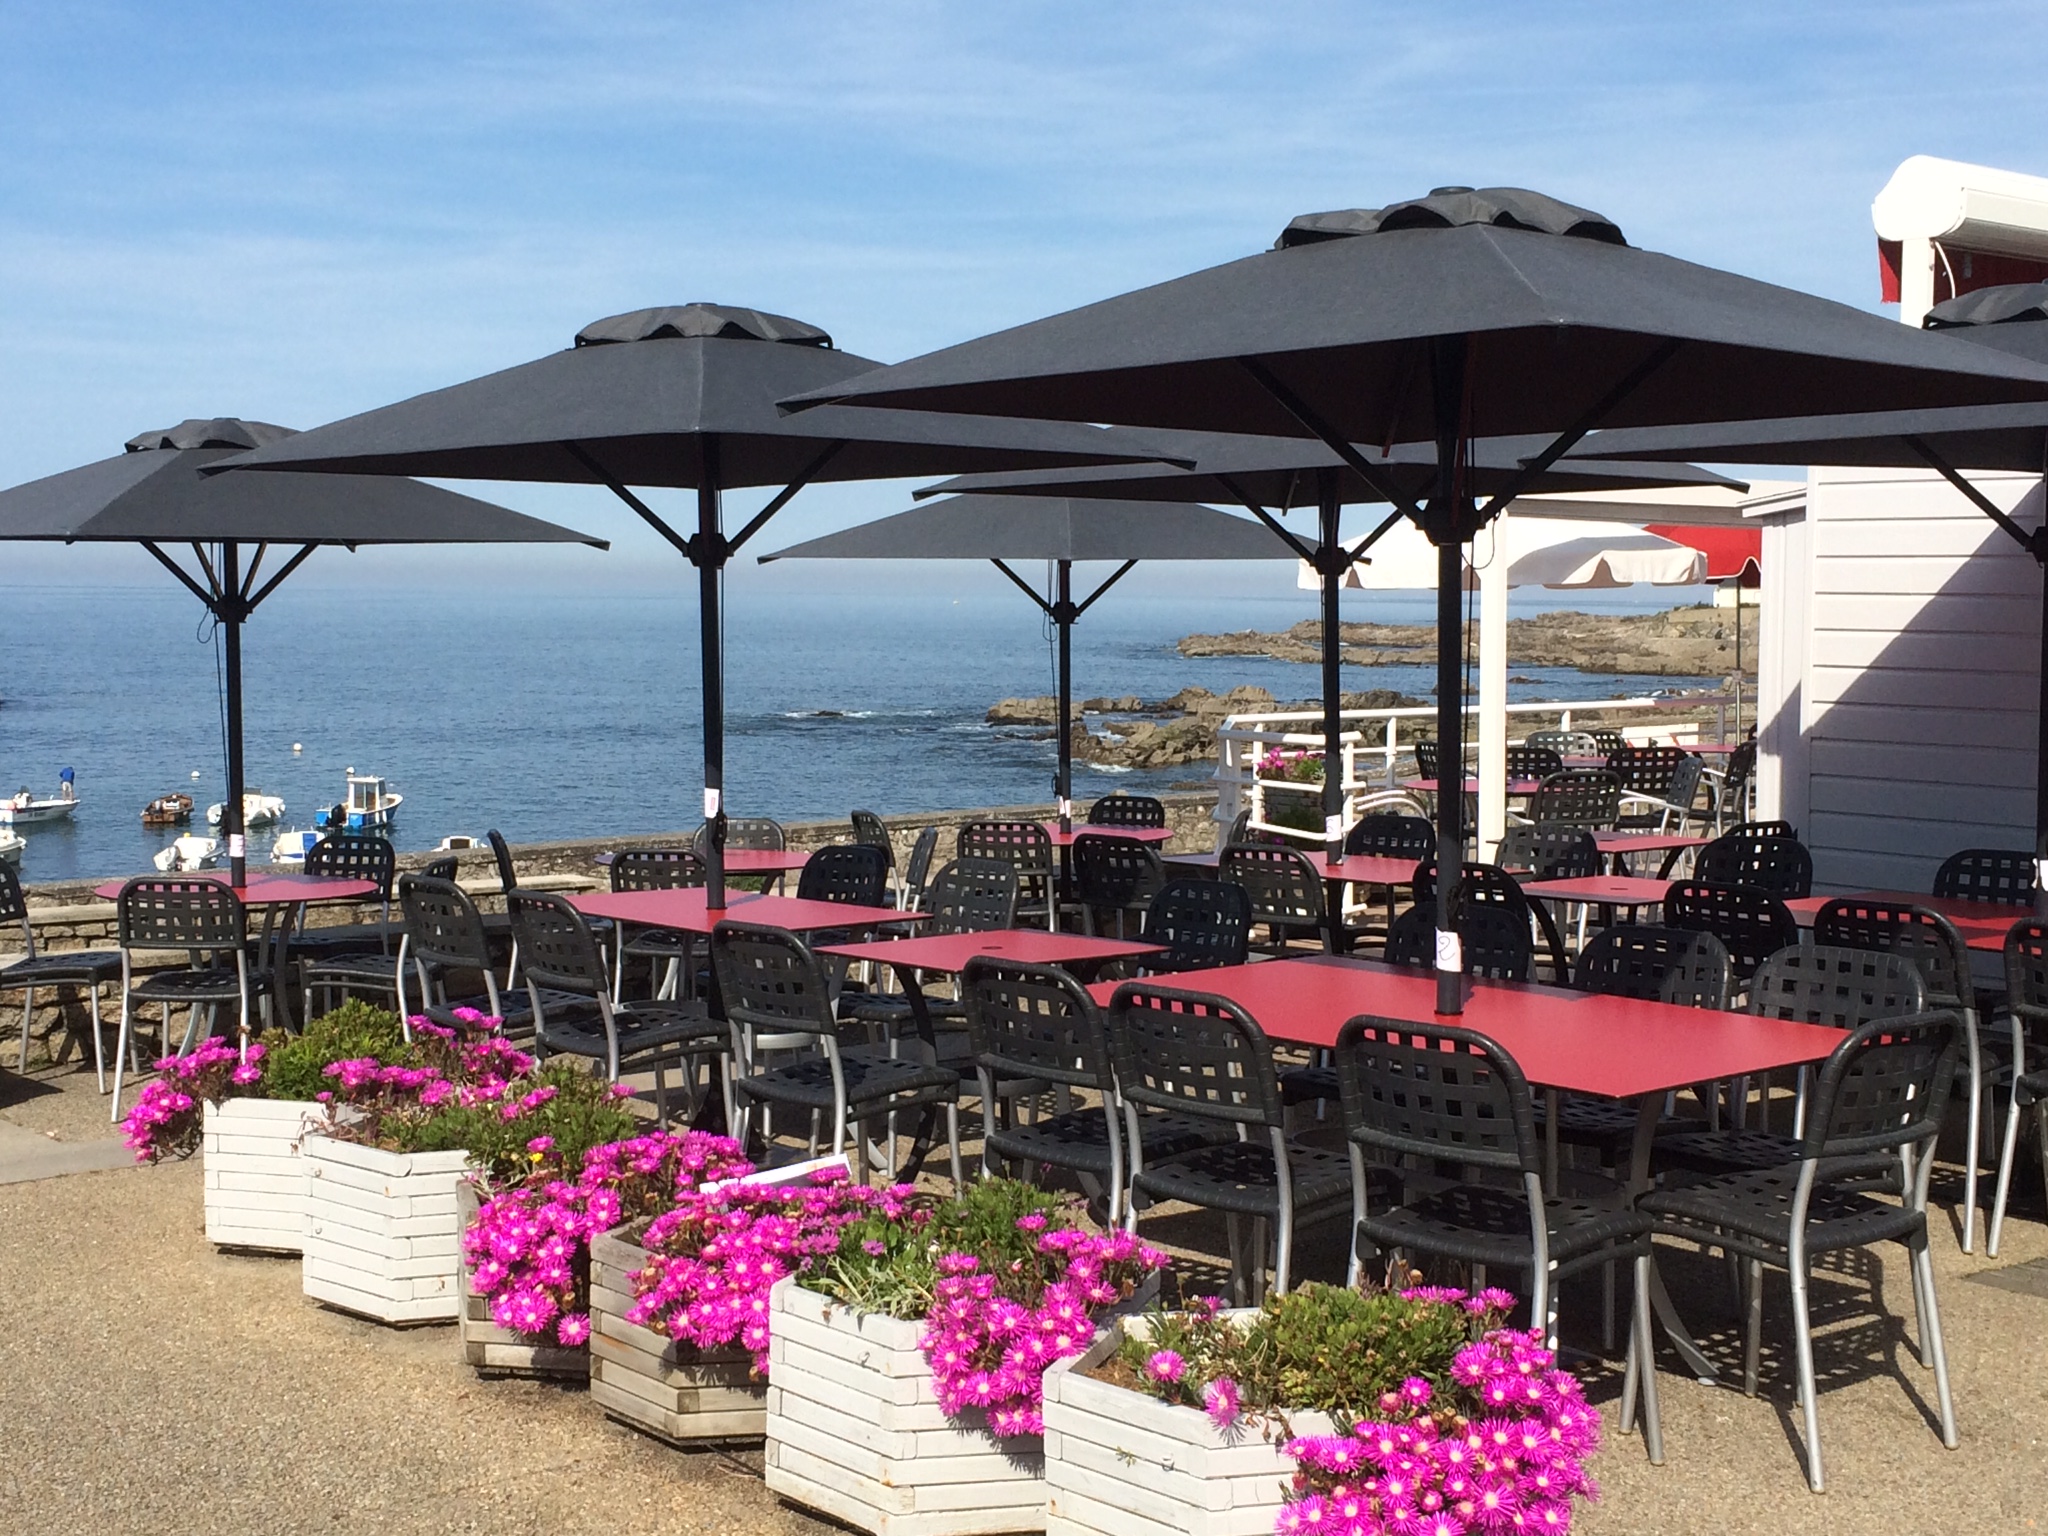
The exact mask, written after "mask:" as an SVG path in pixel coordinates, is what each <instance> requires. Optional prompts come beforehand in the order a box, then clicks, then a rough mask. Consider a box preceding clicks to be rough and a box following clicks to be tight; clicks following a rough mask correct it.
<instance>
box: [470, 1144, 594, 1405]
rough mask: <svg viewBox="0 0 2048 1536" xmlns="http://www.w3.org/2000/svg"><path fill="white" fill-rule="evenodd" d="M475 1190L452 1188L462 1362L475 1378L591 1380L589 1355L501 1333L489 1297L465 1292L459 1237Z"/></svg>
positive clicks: (472, 1205) (472, 1218)
mask: <svg viewBox="0 0 2048 1536" xmlns="http://www.w3.org/2000/svg"><path fill="white" fill-rule="evenodd" d="M477 1205H478V1201H477V1197H476V1185H475V1184H473V1183H471V1182H470V1181H469V1180H468V1179H463V1180H461V1181H460V1182H459V1183H458V1184H457V1185H456V1188H455V1231H456V1236H457V1247H456V1258H455V1284H456V1291H457V1294H458V1296H459V1298H460V1300H461V1308H460V1310H459V1311H458V1312H457V1313H456V1315H455V1328H456V1337H457V1338H458V1340H459V1341H460V1343H461V1347H462V1358H463V1359H464V1360H465V1361H466V1362H468V1364H470V1365H471V1366H473V1367H475V1369H476V1373H477V1374H478V1375H479V1376H532V1377H540V1378H544V1379H547V1380H551V1381H583V1380H585V1379H586V1378H587V1377H588V1376H589V1375H590V1351H589V1350H587V1349H583V1348H580V1347H579V1348H571V1347H570V1346H568V1345H566V1344H556V1343H537V1342H535V1341H534V1340H532V1339H529V1338H528V1337H527V1336H526V1335H525V1334H523V1333H514V1332H512V1331H511V1330H510V1329H509V1328H500V1327H499V1326H498V1325H497V1324H496V1323H494V1322H492V1321H491V1301H490V1298H489V1297H488V1296H477V1295H473V1294H472V1293H471V1292H470V1289H469V1265H468V1263H467V1262H466V1261H465V1260H464V1259H463V1258H462V1252H461V1246H460V1243H461V1234H463V1233H465V1232H467V1231H468V1230H469V1228H470V1225H471V1223H473V1222H474V1221H475V1220H476V1213H477Z"/></svg>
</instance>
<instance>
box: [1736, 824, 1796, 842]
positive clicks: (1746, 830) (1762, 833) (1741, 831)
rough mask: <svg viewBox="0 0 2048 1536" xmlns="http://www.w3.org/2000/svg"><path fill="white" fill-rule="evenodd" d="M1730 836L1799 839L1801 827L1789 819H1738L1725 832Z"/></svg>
mask: <svg viewBox="0 0 2048 1536" xmlns="http://www.w3.org/2000/svg"><path fill="white" fill-rule="evenodd" d="M1725 835H1726V836H1729V837H1789V838H1791V839H1792V841H1793V842H1795V843H1796V842H1798V841H1799V829H1798V828H1797V827H1795V826H1793V825H1792V823H1791V822H1789V821H1738V822H1737V823H1735V825H1734V826H1732V827H1730V828H1729V829H1728V831H1727V833H1726V834H1725Z"/></svg>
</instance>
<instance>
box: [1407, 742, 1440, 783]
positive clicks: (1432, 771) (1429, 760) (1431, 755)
mask: <svg viewBox="0 0 2048 1536" xmlns="http://www.w3.org/2000/svg"><path fill="white" fill-rule="evenodd" d="M1409 746H1410V747H1411V748H1413V749H1414V752H1415V772H1416V773H1417V774H1418V775H1419V776H1420V777H1422V778H1425V779H1433V778H1435V777H1436V776H1437V768H1438V767H1439V766H1440V764H1439V763H1438V761H1437V751H1436V739H1435V738H1434V737H1431V736H1420V737H1417V738H1416V739H1415V740H1414V741H1412V742H1410V743H1409Z"/></svg>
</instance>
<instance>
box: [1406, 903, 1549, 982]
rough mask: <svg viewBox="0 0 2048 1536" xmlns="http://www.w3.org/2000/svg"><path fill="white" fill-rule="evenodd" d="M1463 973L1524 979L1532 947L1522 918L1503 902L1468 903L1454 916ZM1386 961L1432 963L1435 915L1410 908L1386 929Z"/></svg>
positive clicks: (1531, 961)
mask: <svg viewBox="0 0 2048 1536" xmlns="http://www.w3.org/2000/svg"><path fill="white" fill-rule="evenodd" d="M1457 928H1458V942H1459V946H1460V948H1461V949H1462V950H1463V952H1464V959H1465V974H1466V975H1468V976H1478V977H1481V978H1484V979H1485V980H1487V981H1527V980H1528V979H1529V969H1530V967H1531V966H1532V965H1533V964H1534V963H1535V958H1536V947H1535V944H1534V942H1533V941H1532V940H1531V938H1530V936H1529V924H1528V922H1527V920H1526V919H1523V918H1519V917H1517V916H1516V915H1515V914H1514V913H1513V912H1512V911H1510V910H1509V909H1508V908H1506V907H1490V906H1478V905H1473V906H1468V907H1466V908H1465V910H1464V911H1463V912H1462V913H1460V914H1459V916H1458V923H1457ZM1385 958H1386V962H1387V964H1389V965H1413V966H1421V967H1424V968H1428V967H1432V966H1434V965H1435V964H1436V914H1435V912H1434V911H1433V910H1431V909H1428V908H1424V907H1410V908H1409V909H1408V910H1407V911H1406V912H1403V913H1402V914H1401V915H1400V916H1399V917H1397V918H1395V919H1394V926H1393V927H1392V928H1391V929H1390V930H1388V933H1387V947H1386V952H1385Z"/></svg>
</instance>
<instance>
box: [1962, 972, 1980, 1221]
mask: <svg viewBox="0 0 2048 1536" xmlns="http://www.w3.org/2000/svg"><path fill="white" fill-rule="evenodd" d="M1968 981H1969V978H1968V977H1965V978H1964V988H1963V990H1964V992H1965V993H1967V992H1968V991H1969V986H1968ZM1963 1043H1964V1045H1965V1046H1967V1047H1968V1048H1969V1053H1970V1140H1969V1145H1968V1148H1967V1150H1965V1152H1964V1153H1963V1252H1965V1253H1968V1252H1970V1244H1971V1241H1972V1238H1973V1236H1974V1234H1975V1229H1976V1225H1977V1151H1978V1148H1977V1142H1978V1139H1979V1136H1980V1134H1981V1133H1980V1131H1979V1123H1980V1119H1981V1117H1982V1115H1983V1110H1984V1064H1983V1061H1982V1058H1981V1057H1980V1056H1979V1055H1978V1051H1977V1015H1976V1010H1975V1009H1965V1010H1964V1012H1963Z"/></svg>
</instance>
